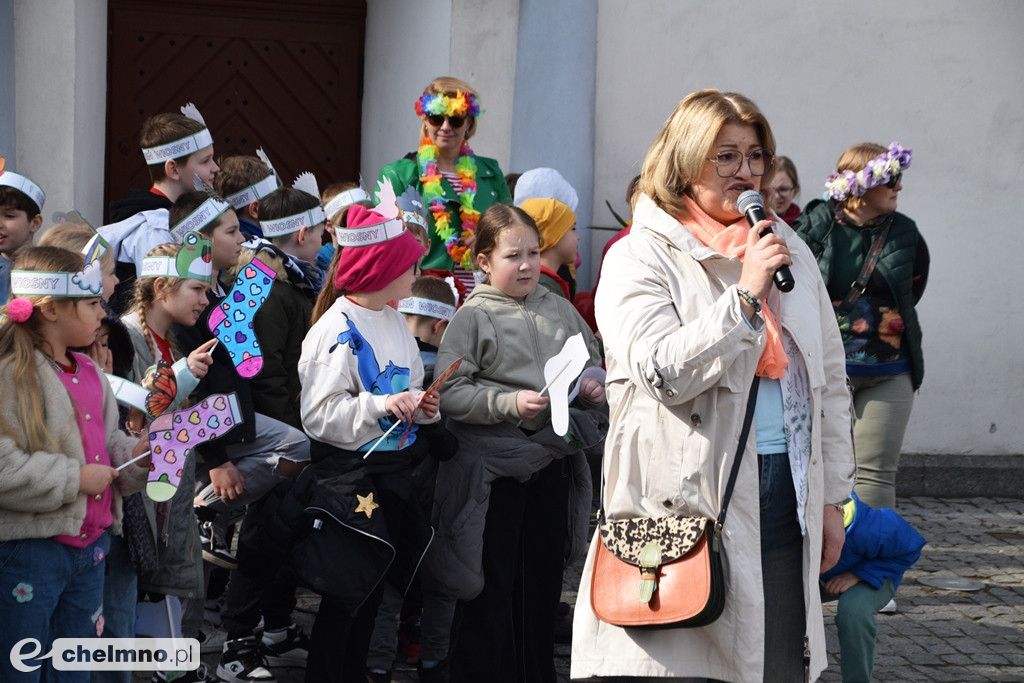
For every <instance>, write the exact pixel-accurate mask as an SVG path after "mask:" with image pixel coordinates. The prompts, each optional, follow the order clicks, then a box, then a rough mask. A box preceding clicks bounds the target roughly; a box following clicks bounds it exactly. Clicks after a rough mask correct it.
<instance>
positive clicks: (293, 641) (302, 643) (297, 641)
mask: <svg viewBox="0 0 1024 683" xmlns="http://www.w3.org/2000/svg"><path fill="white" fill-rule="evenodd" d="M283 633H284V636H283V637H282V636H281V632H279V633H270V632H268V631H263V637H262V638H261V639H260V654H262V655H263V657H264V659H266V661H267V663H268V664H269V665H270V666H284V667H305V666H306V659H307V658H308V657H309V638H307V637H306V634H305V633H303V632H302V628H301V627H299V626H296V625H295V624H292V625H291V626H289V627H288V628H287V629H285V631H283Z"/></svg>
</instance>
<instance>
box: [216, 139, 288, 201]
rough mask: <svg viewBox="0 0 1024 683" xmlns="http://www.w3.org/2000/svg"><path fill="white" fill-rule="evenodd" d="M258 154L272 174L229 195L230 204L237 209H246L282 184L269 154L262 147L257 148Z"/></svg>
mask: <svg viewBox="0 0 1024 683" xmlns="http://www.w3.org/2000/svg"><path fill="white" fill-rule="evenodd" d="M256 156H258V157H259V158H260V161H262V162H263V163H264V164H266V165H267V168H268V169H269V170H270V175H268V176H267V177H266V178H264V179H263V180H261V181H259V182H257V183H254V184H252V185H250V186H249V187H247V188H245V189H244V190H239V191H238V192H235V193H234V194H230V195H228V196H227V197H226V199H227V201H228V204H230V205H231V206H233V207H235V210H241V209H244V208H245V207H247V206H249V205H250V204H252V203H253V202H258V201H259V200H261V199H263V198H264V197H266V196H267V195H268V194H270V193H271V192H273V191H274V190H276V189H277V188H278V187H280V185H281V182H280V180H279V179H278V177H277V171H275V170H274V165H273V164H271V163H270V158H269V157H267V154H266V152H264V151H263V148H262V147H260V148H259V149H258V150H256Z"/></svg>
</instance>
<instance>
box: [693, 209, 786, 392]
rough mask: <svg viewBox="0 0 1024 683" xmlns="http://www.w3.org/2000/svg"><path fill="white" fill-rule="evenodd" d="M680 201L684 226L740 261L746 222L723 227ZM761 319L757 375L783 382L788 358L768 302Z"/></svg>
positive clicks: (746, 228)
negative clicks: (683, 206)
mask: <svg viewBox="0 0 1024 683" xmlns="http://www.w3.org/2000/svg"><path fill="white" fill-rule="evenodd" d="M683 200H684V201H685V202H686V212H687V213H688V214H689V218H690V220H689V221H687V223H686V224H685V225H684V227H685V228H686V229H687V230H689V231H690V232H691V233H693V236H694V237H696V238H697V239H699V240H700V241H701V242H703V243H704V244H705V245H706V246H709V247H711V248H712V249H714V250H715V251H717V252H718V253H719V254H723V255H725V256H736V257H737V258H739V260H740V261H741V262H742V261H743V255H744V254H745V253H746V251H747V233H748V232H749V230H750V225H749V224H748V223H747V220H746V219H745V218H740V219H739V220H738V221H736V222H735V223H733V224H732V225H728V226H726V225H722V224H721V223H719V222H718V221H716V220H715V219H714V218H712V217H711V216H709V215H708V214H706V213H705V212H704V210H703V209H702V208H700V207H699V206H697V202H695V201H693V200H692V199H690V198H689V197H683ZM761 317H763V318H764V331H765V345H764V350H763V351H761V358H760V359H759V360H758V361H757V375H758V377H768V378H769V379H782V377H783V376H784V375H785V374H786V366H788V365H789V359H788V358H786V350H785V348H783V346H782V330H781V328H780V327H779V323H778V321H777V320H775V316H774V315H772V311H771V309H770V308H768V302H767V301H766V302H763V303H762V305H761Z"/></svg>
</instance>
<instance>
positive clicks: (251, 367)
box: [209, 258, 276, 377]
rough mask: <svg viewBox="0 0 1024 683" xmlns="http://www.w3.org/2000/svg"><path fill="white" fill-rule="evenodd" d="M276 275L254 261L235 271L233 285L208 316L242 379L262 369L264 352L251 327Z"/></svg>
mask: <svg viewBox="0 0 1024 683" xmlns="http://www.w3.org/2000/svg"><path fill="white" fill-rule="evenodd" d="M275 275H276V273H275V272H274V269H273V268H271V267H270V266H268V265H267V264H265V263H263V262H262V261H260V260H259V259H258V258H254V259H253V260H252V261H250V262H249V264H248V265H246V266H245V267H243V268H242V269H241V270H239V271H238V277H236V278H235V285H234V286H233V287H232V288H231V291H230V292H228V295H227V296H226V297H225V298H224V301H222V302H221V304H220V305H219V306H218V307H217V308H216V309H214V311H213V312H212V313H210V320H209V325H210V332H212V333H213V336H214V337H216V338H217V339H219V340H220V341H221V343H222V344H224V347H225V348H226V349H227V351H228V353H229V354H230V355H231V361H232V362H233V363H234V364H235V369H236V370H237V371H238V374H239V375H241V376H242V377H255V376H256V375H258V374H259V372H260V370H262V369H263V352H262V351H261V350H260V343H259V340H258V339H256V334H255V333H254V332H253V326H252V324H253V319H254V318H255V317H256V311H258V310H259V309H260V306H262V305H263V302H264V301H266V300H267V295H269V294H270V287H271V285H273V284H274V277H275Z"/></svg>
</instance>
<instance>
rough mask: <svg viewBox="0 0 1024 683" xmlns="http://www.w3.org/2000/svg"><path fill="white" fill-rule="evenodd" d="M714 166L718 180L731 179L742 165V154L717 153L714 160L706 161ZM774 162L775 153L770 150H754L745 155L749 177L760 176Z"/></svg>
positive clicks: (736, 152)
mask: <svg viewBox="0 0 1024 683" xmlns="http://www.w3.org/2000/svg"><path fill="white" fill-rule="evenodd" d="M708 161H710V162H711V163H713V164H714V165H715V170H717V171H718V177H719V178H731V177H733V176H734V175H736V174H737V173H739V172H740V167H741V166H742V165H743V153H742V152H738V151H736V150H732V149H730V150H726V151H725V152H719V153H718V156H716V157H715V158H714V159H708ZM774 161H775V152H773V151H771V150H770V149H764V148H763V147H762V148H761V149H755V150H754V151H753V152H751V153H750V154H748V155H747V166H748V167H750V175H753V176H762V175H764V174H765V173H767V172H768V169H770V168H771V167H772V162H774Z"/></svg>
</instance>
